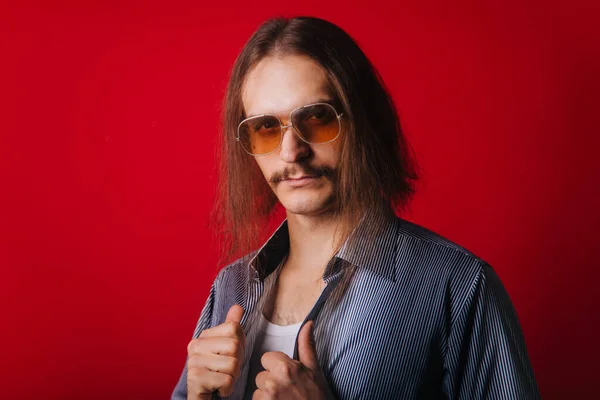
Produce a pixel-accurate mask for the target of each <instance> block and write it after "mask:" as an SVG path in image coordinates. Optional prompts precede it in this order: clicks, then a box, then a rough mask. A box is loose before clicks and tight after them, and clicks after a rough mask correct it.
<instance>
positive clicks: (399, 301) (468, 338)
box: [172, 213, 539, 400]
mask: <svg viewBox="0 0 600 400" xmlns="http://www.w3.org/2000/svg"><path fill="white" fill-rule="evenodd" d="M378 215H379V214H377V215H376V214H375V213H367V214H365V216H364V217H363V218H362V220H361V221H360V223H359V224H358V225H357V227H356V228H355V229H354V231H353V232H352V233H351V235H350V236H349V238H348V239H346V241H345V242H344V244H343V245H342V247H341V248H340V250H339V251H338V252H337V253H336V254H335V256H334V257H332V258H331V260H330V262H329V263H328V264H327V266H326V268H325V271H324V274H323V279H324V281H325V282H326V286H325V289H324V290H323V291H322V293H321V295H320V297H319V298H318V300H317V301H316V303H315V304H314V306H313V308H312V310H311V311H310V312H309V314H308V315H307V317H306V319H305V320H304V322H303V324H304V323H305V322H306V321H309V320H313V321H314V336H315V345H316V352H317V356H318V359H319V365H320V367H321V370H322V372H323V374H324V376H325V378H326V380H327V382H328V384H329V387H330V389H331V391H332V392H333V393H334V395H335V396H336V398H337V399H484V398H485V399H538V398H539V393H538V388H537V385H536V382H535V378H534V374H533V371H532V368H531V364H530V361H529V357H528V354H527V350H526V347H525V341H524V338H523V334H522V332H521V328H520V324H519V320H518V317H517V314H516V312H515V309H514V307H513V305H512V303H511V301H510V298H509V296H508V294H507V292H506V290H505V288H504V286H503V285H502V283H501V281H500V279H499V278H498V276H497V275H496V273H495V272H494V270H493V269H492V267H491V266H490V265H489V264H488V263H487V262H486V261H484V260H483V259H481V258H479V257H478V256H476V255H474V254H473V253H471V252H470V251H468V250H466V249H465V248H463V247H461V246H459V245H458V244H456V243H453V242H452V241H450V240H448V239H446V238H444V237H442V236H441V235H439V234H436V233H434V232H432V231H430V230H428V229H426V228H424V227H422V226H420V225H417V224H415V223H413V222H409V221H407V220H405V219H402V218H400V217H397V216H395V215H390V216H386V217H382V216H378ZM373 232H376V234H375V235H372V234H371V235H368V234H367V233H373ZM367 238H368V239H367ZM288 249H289V234H288V229H287V221H283V223H282V224H281V225H280V226H279V228H278V229H277V230H276V231H275V233H274V234H273V235H272V236H271V237H270V238H269V240H268V241H267V242H266V243H265V244H264V245H263V246H262V247H261V248H260V249H258V250H257V251H255V252H253V253H251V254H250V255H248V256H247V257H242V258H241V259H239V260H237V261H235V262H233V263H232V264H230V265H228V266H226V267H225V268H223V269H222V270H221V271H220V272H219V274H218V275H217V277H216V278H215V281H214V283H213V285H212V287H211V289H210V293H209V296H208V299H207V301H206V303H205V305H204V307H203V309H202V312H201V314H200V318H199V320H198V323H197V326H196V329H195V331H194V334H193V338H197V337H199V335H200V333H201V332H202V330H204V329H207V328H210V327H213V326H216V325H219V324H221V323H223V322H224V321H225V316H226V314H227V311H228V310H229V308H230V307H231V306H232V305H233V304H239V305H241V306H242V307H243V308H244V310H245V312H244V316H243V318H242V320H241V326H242V329H243V330H244V333H245V335H246V351H245V355H244V360H243V363H242V370H241V375H240V377H239V378H238V379H237V380H236V382H235V385H234V391H233V394H232V395H231V396H229V397H227V398H228V399H236V400H237V399H243V397H244V394H245V391H246V388H247V385H248V382H247V380H248V369H249V361H250V357H251V355H252V349H253V344H254V341H255V339H256V337H257V334H259V332H257V329H256V326H258V325H259V324H257V323H254V322H255V321H257V319H256V318H257V316H260V314H258V312H262V311H261V310H259V308H260V307H261V306H260V304H262V303H261V302H260V300H261V299H262V300H264V298H265V297H266V296H263V293H265V292H266V293H268V291H265V282H267V281H269V279H267V278H269V277H270V276H271V277H272V276H273V275H275V274H272V272H274V271H276V270H278V269H279V268H277V267H278V266H279V263H280V261H281V260H282V259H283V257H285V255H286V254H287V252H288ZM348 271H353V273H352V274H351V275H349V274H348ZM348 277H349V278H348ZM345 278H346V279H345ZM271 281H272V279H271ZM340 282H344V283H343V284H342V285H344V288H343V291H342V292H340V291H334V289H335V287H336V286H337V285H338V284H340ZM340 287H341V286H340ZM331 293H336V295H334V296H330V294H331ZM257 304H258V306H257ZM295 346H296V347H295V350H294V359H296V360H297V359H298V354H297V342H296V345H295ZM186 366H187V360H186V364H185V365H184V368H183V371H182V374H181V376H180V379H179V382H178V383H177V385H176V386H175V389H174V391H173V393H172V400H184V399H186V398H187V397H186V396H187V367H186ZM250 386H251V385H250ZM220 398H221V397H219V396H218V395H217V394H216V393H214V394H213V399H220Z"/></svg>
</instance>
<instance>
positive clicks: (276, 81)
mask: <svg viewBox="0 0 600 400" xmlns="http://www.w3.org/2000/svg"><path fill="white" fill-rule="evenodd" d="M331 98H332V95H331V94H330V91H329V86H328V81H327V75H326V73H325V70H324V69H323V68H322V67H321V66H319V65H318V64H317V63H315V62H314V61H312V60H311V59H309V58H307V57H303V56H295V55H290V56H286V57H283V58H281V57H267V58H264V59H263V60H261V61H260V62H259V63H258V64H257V65H256V66H255V67H254V68H253V69H252V70H251V71H250V73H249V74H248V76H247V78H246V82H245V85H244V90H243V93H242V102H243V104H244V109H245V112H246V115H248V116H252V115H258V114H264V113H269V114H276V115H278V116H279V118H281V120H282V122H283V123H284V124H285V125H288V124H289V123H290V122H289V111H291V110H293V109H295V108H297V107H300V106H303V105H306V104H310V103H314V102H318V101H319V100H324V99H331ZM338 112H339V110H338ZM342 135H343V132H342ZM340 145H341V140H340V138H338V139H337V140H335V141H333V142H331V143H325V144H316V145H313V144H308V143H306V142H304V141H302V140H301V139H300V138H299V137H298V136H297V135H296V133H295V132H294V130H293V128H288V129H287V130H286V131H285V132H284V135H283V142H282V144H281V147H280V148H279V150H277V151H276V152H273V153H271V154H268V155H264V156H259V157H255V158H254V159H255V160H256V163H257V164H258V166H259V168H260V170H261V171H262V173H263V175H264V177H265V179H266V180H267V182H270V180H271V178H272V177H273V176H274V175H277V174H281V173H282V172H283V171H285V170H286V169H288V170H290V172H291V174H290V176H291V177H296V176H299V175H303V173H304V172H305V171H306V166H307V165H310V166H313V167H321V166H327V167H329V168H331V169H335V168H336V167H337V164H338V162H339V154H340ZM270 185H271V188H272V189H273V192H274V193H275V195H276V196H277V198H278V199H279V201H280V202H281V204H282V205H283V207H284V208H285V209H286V214H287V220H288V229H289V234H290V251H289V255H288V260H287V263H286V265H285V268H284V269H287V271H288V272H293V273H295V275H298V276H299V277H306V278H308V279H309V280H311V281H312V282H317V281H318V280H319V279H320V277H321V276H322V273H323V269H324V267H325V265H326V264H327V261H328V260H329V259H330V258H331V257H332V256H333V253H334V251H335V250H334V245H335V243H334V242H333V239H332V238H333V233H334V230H335V226H336V224H337V222H338V221H337V220H336V219H335V218H334V217H333V215H332V214H333V213H332V212H333V209H334V204H333V195H334V190H335V184H334V182H332V181H331V180H329V179H327V178H325V177H319V178H317V179H315V180H314V181H313V182H311V183H310V184H308V185H306V186H302V187H291V186H290V185H288V184H287V183H286V182H285V181H283V182H278V183H271V182H270ZM282 273H283V272H282Z"/></svg>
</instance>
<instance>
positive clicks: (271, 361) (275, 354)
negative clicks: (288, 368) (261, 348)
mask: <svg viewBox="0 0 600 400" xmlns="http://www.w3.org/2000/svg"><path fill="white" fill-rule="evenodd" d="M290 361H294V360H292V359H291V358H290V357H289V356H288V355H287V354H285V353H283V352H281V351H267V352H266V353H265V354H263V355H262V357H261V358H260V363H261V364H262V366H263V368H264V369H265V370H267V371H273V370H276V369H281V366H282V365H285V364H287V363H289V362H290Z"/></svg>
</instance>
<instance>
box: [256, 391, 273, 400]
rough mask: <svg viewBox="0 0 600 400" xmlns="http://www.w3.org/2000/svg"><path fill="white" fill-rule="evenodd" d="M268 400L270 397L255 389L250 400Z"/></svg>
mask: <svg viewBox="0 0 600 400" xmlns="http://www.w3.org/2000/svg"><path fill="white" fill-rule="evenodd" d="M269 399H272V397H271V396H269V395H268V394H267V393H265V392H263V391H262V390H260V389H257V390H255V391H254V393H252V400H269Z"/></svg>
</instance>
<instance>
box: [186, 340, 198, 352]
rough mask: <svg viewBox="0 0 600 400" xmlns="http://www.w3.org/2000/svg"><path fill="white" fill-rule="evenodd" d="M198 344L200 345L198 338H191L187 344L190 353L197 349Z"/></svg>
mask: <svg viewBox="0 0 600 400" xmlns="http://www.w3.org/2000/svg"><path fill="white" fill-rule="evenodd" d="M197 345H198V341H197V339H193V340H191V341H190V342H189V343H188V345H187V352H188V354H192V353H194V352H195V351H196V348H197Z"/></svg>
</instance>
